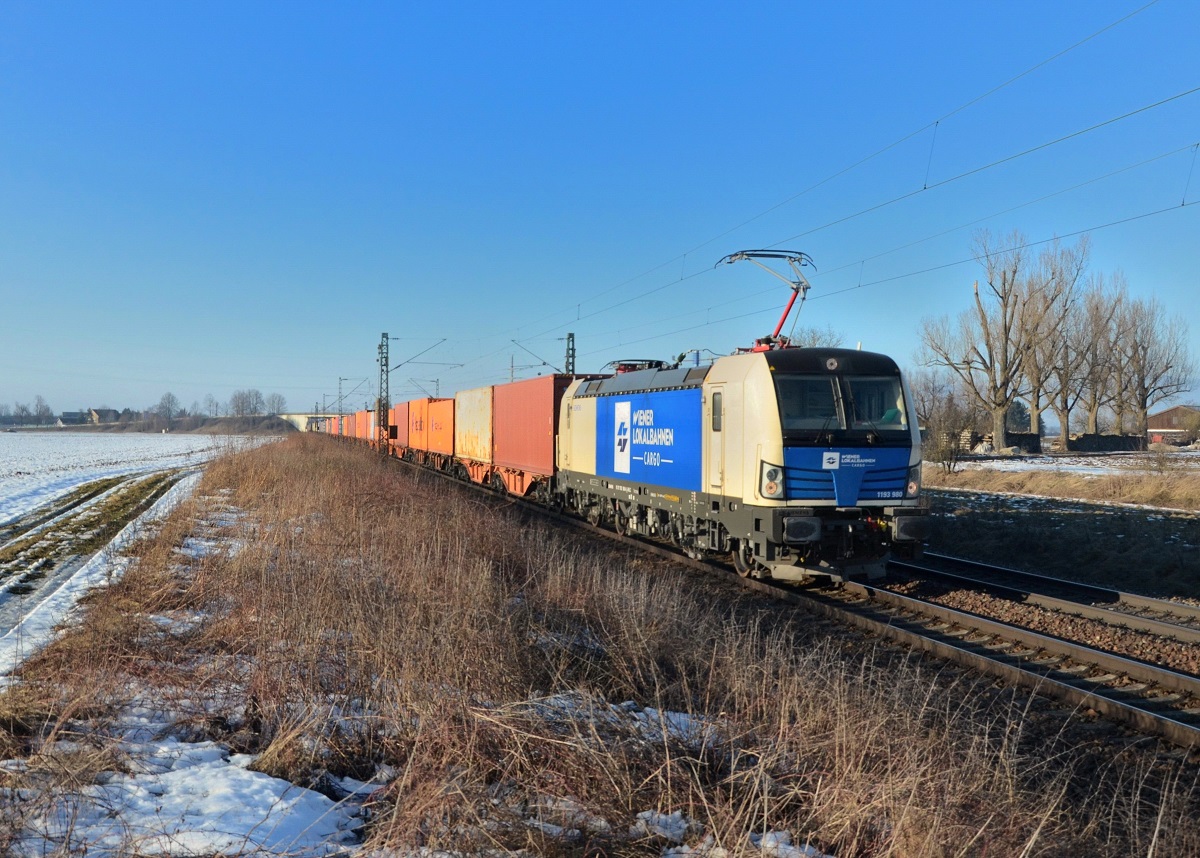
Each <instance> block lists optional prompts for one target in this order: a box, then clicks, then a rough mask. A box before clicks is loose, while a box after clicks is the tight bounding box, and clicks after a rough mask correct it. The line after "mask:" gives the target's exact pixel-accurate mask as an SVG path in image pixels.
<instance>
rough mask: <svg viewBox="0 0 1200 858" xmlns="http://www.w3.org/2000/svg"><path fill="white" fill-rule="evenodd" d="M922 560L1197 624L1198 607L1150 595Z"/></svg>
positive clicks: (938, 558)
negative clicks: (1010, 578) (1085, 594)
mask: <svg viewBox="0 0 1200 858" xmlns="http://www.w3.org/2000/svg"><path fill="white" fill-rule="evenodd" d="M925 558H926V559H927V560H933V561H935V562H938V563H945V564H949V565H954V566H961V567H965V568H968V569H983V570H987V571H989V572H994V573H996V574H999V575H1006V576H1009V577H1012V578H1017V579H1019V580H1022V581H1028V582H1030V585H1031V586H1044V587H1046V588H1051V587H1060V588H1063V589H1069V590H1075V591H1077V592H1080V593H1088V594H1090V597H1091V598H1092V599H1094V600H1095V601H1097V602H1111V603H1115V604H1122V605H1127V606H1129V607H1130V608H1133V609H1136V610H1139V611H1154V612H1155V613H1162V614H1174V615H1175V616H1179V617H1187V618H1188V619H1191V620H1196V621H1198V622H1200V606H1198V605H1189V604H1187V603H1185V602H1172V601H1170V600H1168V599H1155V598H1152V597H1150V596H1140V595H1138V594H1137V593H1127V592H1125V591H1124V590H1114V589H1113V588H1111V587H1101V586H1099V585H1097V584H1087V583H1085V582H1083V581H1068V580H1067V579H1065V578H1054V577H1052V576H1050V575H1040V574H1038V573H1036V572H1025V571H1022V570H1020V569H1012V568H1009V567H1007V566H996V565H993V564H991V563H980V562H978V561H976V560H967V559H965V558H962V557H951V556H950V555H947V554H934V553H933V552H928V551H927V552H925Z"/></svg>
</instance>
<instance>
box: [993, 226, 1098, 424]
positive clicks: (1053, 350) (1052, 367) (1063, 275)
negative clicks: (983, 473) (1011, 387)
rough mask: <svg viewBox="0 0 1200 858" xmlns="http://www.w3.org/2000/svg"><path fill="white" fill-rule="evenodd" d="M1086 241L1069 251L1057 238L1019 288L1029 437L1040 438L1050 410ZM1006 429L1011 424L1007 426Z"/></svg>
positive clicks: (1084, 265) (1082, 263)
mask: <svg viewBox="0 0 1200 858" xmlns="http://www.w3.org/2000/svg"><path fill="white" fill-rule="evenodd" d="M1088 253H1089V243H1088V238H1087V236H1086V235H1085V236H1083V237H1081V238H1080V239H1079V241H1078V243H1077V244H1075V245H1074V246H1071V247H1064V246H1063V245H1062V244H1061V243H1060V242H1059V241H1058V240H1057V239H1056V240H1055V241H1054V242H1053V243H1051V244H1050V245H1049V246H1048V247H1046V248H1045V249H1044V250H1042V252H1041V254H1039V256H1038V264H1037V267H1036V268H1035V269H1034V270H1033V271H1032V272H1031V273H1030V275H1029V277H1028V278H1027V280H1026V282H1025V283H1024V284H1023V286H1022V291H1023V292H1024V297H1023V304H1022V307H1021V314H1020V324H1021V340H1022V341H1023V342H1024V343H1025V344H1026V352H1025V360H1024V362H1023V364H1022V366H1023V372H1022V376H1023V378H1022V382H1023V384H1022V387H1023V395H1024V397H1025V399H1026V401H1027V403H1028V409H1029V429H1028V431H1029V432H1032V433H1034V434H1035V435H1037V436H1039V437H1040V436H1041V434H1042V411H1044V410H1045V409H1046V407H1047V406H1049V405H1050V402H1049V400H1050V399H1051V395H1052V391H1053V387H1054V380H1055V373H1056V369H1057V367H1058V365H1059V361H1060V360H1061V359H1062V355H1063V351H1064V347H1065V344H1066V320H1067V316H1068V314H1069V313H1070V312H1071V308H1072V307H1073V306H1074V299H1075V293H1076V286H1077V284H1078V283H1079V281H1080V279H1081V278H1082V277H1083V272H1084V269H1086V268H1087V260H1088ZM1008 425H1009V426H1010V427H1011V426H1012V425H1013V424H1012V423H1009V424H1008Z"/></svg>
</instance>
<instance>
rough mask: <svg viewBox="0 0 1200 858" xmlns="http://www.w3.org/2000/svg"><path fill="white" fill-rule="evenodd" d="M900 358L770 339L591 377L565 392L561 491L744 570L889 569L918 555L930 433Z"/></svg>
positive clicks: (598, 515)
mask: <svg viewBox="0 0 1200 858" xmlns="http://www.w3.org/2000/svg"><path fill="white" fill-rule="evenodd" d="M910 402H911V397H910V396H909V394H908V391H907V388H906V386H905V384H904V380H903V377H902V376H901V374H900V370H899V368H898V367H897V366H896V363H895V362H894V361H893V360H892V359H891V358H889V357H886V356H884V355H879V354H874V353H871V352H862V351H852V350H848V349H830V348H818V349H787V348H781V349H772V350H767V351H758V352H750V353H745V354H738V355H730V356H728V357H722V358H719V359H717V360H716V361H714V362H713V363H712V364H711V365H710V366H706V367H693V368H690V369H689V368H654V369H647V370H642V371H638V372H631V373H624V374H618V375H615V376H612V377H610V378H605V379H586V380H585V379H581V380H577V381H575V382H573V383H572V384H571V385H570V386H569V387H568V388H567V390H566V393H565V395H564V396H563V399H562V403H561V406H560V414H559V438H558V441H559V443H558V462H557V469H556V470H557V474H556V492H557V493H558V494H559V495H560V496H561V498H562V500H563V502H564V503H565V505H566V506H568V507H569V508H571V509H574V510H576V511H577V512H579V513H580V514H582V515H586V516H588V517H589V518H591V519H592V520H593V521H606V522H608V523H610V524H611V525H612V526H614V527H615V528H616V529H617V530H619V531H622V532H629V533H638V534H641V535H644V536H650V537H660V538H665V539H669V540H670V541H672V542H674V543H675V544H677V545H679V546H681V547H682V548H683V549H684V550H685V551H687V553H688V554H690V555H692V556H694V557H699V556H703V555H707V554H718V555H732V557H733V560H734V564H735V565H736V567H737V569H738V571H739V572H741V573H742V574H743V575H752V576H756V577H773V578H778V579H783V580H808V579H817V578H827V579H835V580H842V579H845V578H848V577H859V576H862V577H867V578H874V577H879V576H881V575H883V573H884V564H885V563H886V561H887V557H888V554H889V552H891V551H895V552H898V553H901V554H903V555H905V556H909V557H912V556H915V555H917V554H919V553H920V551H921V546H922V544H923V540H924V539H925V536H926V531H927V525H926V522H927V518H926V514H925V510H924V509H923V508H922V507H921V501H920V498H919V493H920V467H921V449H920V435H919V433H918V429H917V426H916V420H915V417H913V416H912V413H911V409H910V407H909V403H910Z"/></svg>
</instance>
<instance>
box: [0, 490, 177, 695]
mask: <svg viewBox="0 0 1200 858" xmlns="http://www.w3.org/2000/svg"><path fill="white" fill-rule="evenodd" d="M199 482H200V475H199V474H198V473H196V474H190V475H188V476H186V477H184V478H183V479H182V480H180V481H179V482H178V483H176V484H175V485H174V486H172V487H171V489H170V491H168V492H167V493H166V494H165V495H163V496H162V497H161V498H159V499H158V500H157V501H155V502H154V504H153V505H152V506H151V507H150V509H148V510H146V512H144V513H142V515H140V516H139V517H138V518H137V519H135V520H134V521H132V522H130V523H129V524H127V525H126V526H125V527H124V528H122V529H121V531H120V533H118V534H117V535H116V536H115V537H113V540H112V542H110V543H109V544H108V545H107V546H106V547H105V549H104V550H103V551H99V552H97V553H96V554H94V555H93V556H92V557H91V559H89V560H88V561H87V562H86V563H85V564H83V566H81V567H80V568H79V569H78V570H77V571H76V572H75V573H74V574H73V575H72V576H71V577H70V578H68V579H67V580H66V581H64V582H63V583H62V584H61V585H60V586H59V587H58V588H57V589H56V590H55V591H54V592H52V593H50V594H49V595H48V596H46V597H45V598H44V599H42V600H40V601H39V602H38V603H37V604H36V605H33V606H31V608H30V609H29V610H28V611H27V612H26V613H25V615H24V617H22V619H21V620H20V621H19V622H18V623H17V624H16V625H15V626H14V627H13V628H12V629H11V630H9V632H8V633H7V634H5V635H4V636H3V637H0V687H2V686H3V685H5V684H6V683H7V681H8V676H9V674H11V673H12V671H13V669H14V668H15V667H16V666H17V665H19V664H20V663H21V662H22V661H24V660H25V659H26V658H28V657H29V655H30V654H32V653H34V652H36V651H37V650H38V649H40V648H41V647H43V646H45V645H46V643H47V642H49V640H50V638H51V636H52V635H53V633H54V627H55V626H57V625H58V624H59V623H61V622H62V621H63V620H64V619H65V618H66V617H67V615H68V614H69V613H70V611H71V609H72V608H73V607H74V606H75V603H76V602H77V601H78V600H79V597H80V596H82V595H83V594H84V593H85V592H87V591H88V590H89V589H91V588H92V587H96V586H98V585H100V584H104V583H105V582H106V581H108V580H110V579H111V578H114V577H118V576H119V575H120V574H121V572H122V571H123V570H124V568H125V565H126V564H127V563H128V558H126V557H123V556H121V554H120V551H121V549H122V548H123V547H124V546H126V545H128V544H129V543H130V542H132V541H133V540H135V539H137V538H138V536H140V535H141V533H142V532H143V531H144V530H145V529H146V526H147V525H148V524H150V523H151V522H154V521H159V520H161V519H163V518H165V517H166V516H167V514H168V513H170V511H171V510H173V509H174V508H175V507H176V506H178V505H179V503H180V501H182V500H183V499H184V498H186V497H188V496H189V495H190V494H191V493H192V491H193V490H194V489H195V487H196V484H197V483H199Z"/></svg>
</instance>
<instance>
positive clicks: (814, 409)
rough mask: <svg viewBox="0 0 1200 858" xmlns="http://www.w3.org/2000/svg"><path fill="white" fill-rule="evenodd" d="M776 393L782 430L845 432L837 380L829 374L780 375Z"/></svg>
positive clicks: (777, 379)
mask: <svg viewBox="0 0 1200 858" xmlns="http://www.w3.org/2000/svg"><path fill="white" fill-rule="evenodd" d="M775 390H776V392H777V394H778V396H779V415H780V417H781V418H782V420H783V431H784V432H789V431H803V430H813V431H815V432H824V431H828V430H830V429H845V428H846V424H845V421H844V420H843V419H842V417H841V409H840V408H839V403H838V399H839V398H840V397H839V396H838V389H837V379H836V378H834V377H833V376H828V375H824V376H822V375H813V376H805V375H778V376H776V377H775Z"/></svg>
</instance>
